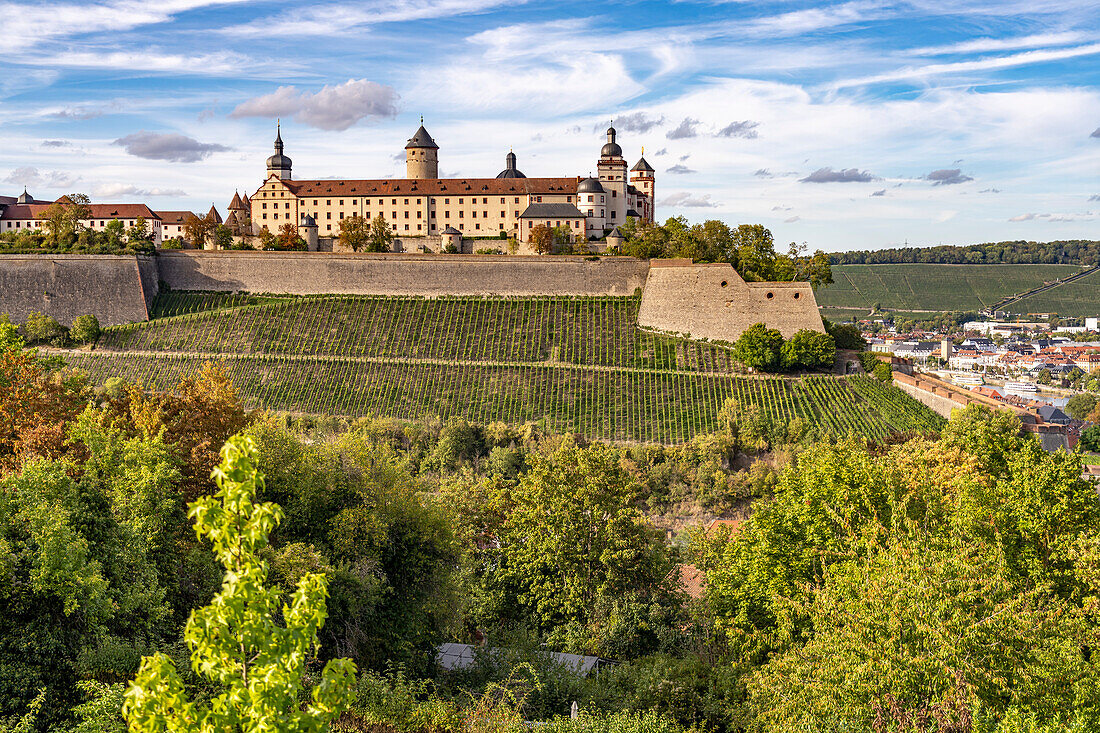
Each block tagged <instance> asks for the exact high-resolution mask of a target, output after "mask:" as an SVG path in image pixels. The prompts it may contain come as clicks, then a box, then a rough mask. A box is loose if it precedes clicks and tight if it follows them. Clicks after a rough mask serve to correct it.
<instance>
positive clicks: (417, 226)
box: [416, 224, 424, 232]
mask: <svg viewBox="0 0 1100 733" xmlns="http://www.w3.org/2000/svg"><path fill="white" fill-rule="evenodd" d="M423 228H424V225H423V224H417V225H416V231H418V232H419V231H420V230H421V229H423Z"/></svg>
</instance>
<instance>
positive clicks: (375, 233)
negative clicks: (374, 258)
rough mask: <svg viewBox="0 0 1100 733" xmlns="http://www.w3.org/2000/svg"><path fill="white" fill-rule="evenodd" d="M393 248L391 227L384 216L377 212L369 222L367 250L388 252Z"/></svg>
mask: <svg viewBox="0 0 1100 733" xmlns="http://www.w3.org/2000/svg"><path fill="white" fill-rule="evenodd" d="M392 248H393V228H392V227H391V226H390V225H389V224H388V223H386V218H385V217H384V216H382V215H381V214H379V215H378V216H376V217H374V218H373V219H372V220H371V223H370V235H369V236H368V237H367V251H368V252H389V251H390V250H391V249H392Z"/></svg>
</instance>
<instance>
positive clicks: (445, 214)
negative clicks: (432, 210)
mask: <svg viewBox="0 0 1100 733" xmlns="http://www.w3.org/2000/svg"><path fill="white" fill-rule="evenodd" d="M443 218H444V219H450V218H451V212H449V211H444V212H443Z"/></svg>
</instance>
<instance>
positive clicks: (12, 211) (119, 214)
mask: <svg viewBox="0 0 1100 733" xmlns="http://www.w3.org/2000/svg"><path fill="white" fill-rule="evenodd" d="M55 203H56V202H55ZM52 205H53V204H13V205H11V206H8V207H7V208H5V209H4V212H3V213H2V214H0V219H37V218H38V217H39V216H41V215H42V212H44V211H45V210H46V209H48V208H49V207H50V206H52ZM88 210H89V212H90V215H89V216H88V220H89V221H90V220H92V219H136V218H138V217H139V216H141V217H145V218H146V219H159V218H160V217H159V216H157V214H156V212H154V211H153V210H152V209H150V208H149V207H148V206H146V205H145V204H89V205H88Z"/></svg>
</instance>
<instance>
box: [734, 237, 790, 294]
mask: <svg viewBox="0 0 1100 733" xmlns="http://www.w3.org/2000/svg"><path fill="white" fill-rule="evenodd" d="M732 235H733V245H734V246H735V247H736V248H737V262H738V268H739V269H738V273H740V275H741V277H743V278H745V280H748V281H750V282H752V281H761V280H775V279H776V278H775V274H774V273H775V263H776V258H777V255H776V252H775V238H774V237H772V233H771V231H770V230H769V229H768V228H767V227H765V226H764V225H763V224H741V225H740V226H738V227H737V228H736V229H735V230H733V233H732ZM792 274H793V273H792Z"/></svg>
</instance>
